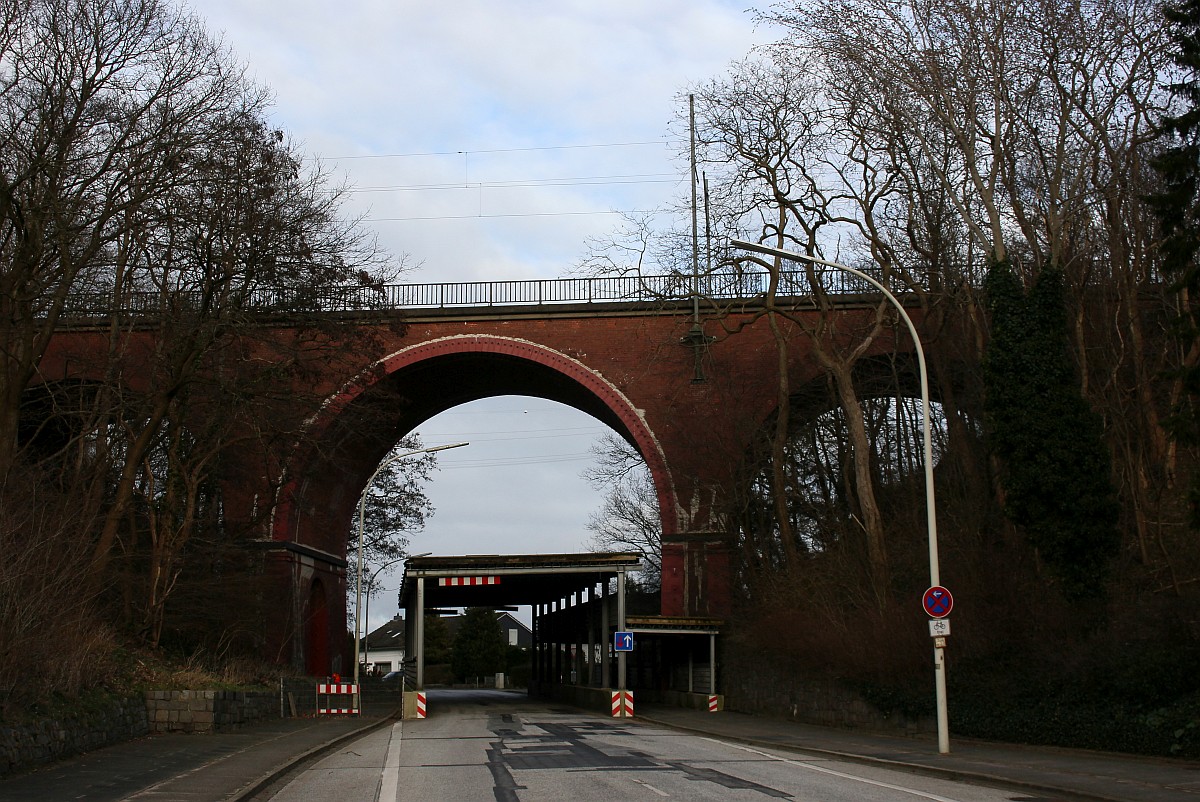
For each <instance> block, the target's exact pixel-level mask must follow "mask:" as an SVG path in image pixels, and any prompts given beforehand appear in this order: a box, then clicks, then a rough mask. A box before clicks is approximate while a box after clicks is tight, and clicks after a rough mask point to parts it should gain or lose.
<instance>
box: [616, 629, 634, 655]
mask: <svg viewBox="0 0 1200 802" xmlns="http://www.w3.org/2000/svg"><path fill="white" fill-rule="evenodd" d="M613 649H615V650H616V651H618V652H632V651H633V633H632V632H616V633H613Z"/></svg>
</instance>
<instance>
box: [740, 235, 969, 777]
mask: <svg viewBox="0 0 1200 802" xmlns="http://www.w3.org/2000/svg"><path fill="white" fill-rule="evenodd" d="M730 244H731V245H732V246H733V247H735V248H738V249H739V250H743V251H752V252H754V253H761V254H765V255H767V256H775V257H778V258H781V259H791V260H793V261H797V262H812V263H813V264H818V265H825V266H826V267H832V268H835V269H837V270H843V271H845V272H847V273H851V274H853V275H855V276H858V277H859V278H861V279H863V280H865V281H867V282H869V283H870V284H871V285H872V286H873V287H875V288H876V289H877V290H879V291H880V292H882V293H883V294H884V296H885V297H886V298H887V299H888V300H889V301H890V302H891V303H892V306H894V307H896V311H897V312H899V313H900V318H901V319H902V320H903V321H904V325H905V326H907V327H908V333H909V335H910V336H911V337H912V341H913V345H914V346H915V347H916V349H917V367H918V368H919V370H920V374H921V438H922V440H923V441H924V446H925V521H926V528H927V529H928V534H929V584H930V587H939V586H940V585H941V584H942V583H941V578H940V571H939V570H938V537H937V509H936V507H935V504H934V489H933V436H932V434H931V433H930V428H931V427H930V422H929V371H928V370H927V368H926V366H925V349H924V347H923V346H922V345H921V338H920V336H918V334H917V327H916V326H915V325H914V324H913V321H912V318H911V317H909V316H908V312H907V311H906V310H905V309H904V305H903V304H901V303H900V301H899V299H898V298H896V296H895V295H893V294H892V292H891V290H889V289H888V288H887V287H885V286H884V285H883V284H882V283H880V282H879V281H878V280H877V279H875V278H873V277H872V276H869V275H867V274H866V273H864V272H862V271H861V270H855V269H854V268H853V267H848V266H846V265H843V264H841V263H839V262H830V261H828V260H827V259H819V258H817V257H815V256H809V255H807V254H803V253H796V252H795V251H786V250H783V249H782V248H773V247H771V246H770V245H762V244H760V243H757V242H746V241H745V240H738V239H735V240H730ZM939 642H940V641H938V640H935V641H934V644H935V645H934V648H933V668H934V686H935V688H936V693H937V720H938V752H939V753H940V754H943V755H945V754H948V753H949V752H950V734H949V714H948V713H947V705H946V670H945V668H946V655H945V649H944V648H943V647H942V646H939V645H937V644H938V643H939Z"/></svg>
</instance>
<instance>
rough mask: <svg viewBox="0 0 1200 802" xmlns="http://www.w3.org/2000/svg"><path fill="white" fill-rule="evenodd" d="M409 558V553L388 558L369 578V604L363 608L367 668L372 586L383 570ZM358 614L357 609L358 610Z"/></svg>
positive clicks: (369, 656) (363, 659)
mask: <svg viewBox="0 0 1200 802" xmlns="http://www.w3.org/2000/svg"><path fill="white" fill-rule="evenodd" d="M405 559H407V555H401V556H400V557H397V558H396V559H394V560H388V561H387V562H385V563H384V564H383V565H381V566H379V567H378V568H376V569H375V570H374V571H372V572H371V576H370V577H369V578H368V579H367V606H366V607H364V608H363V617H362V619H363V638H364V642H363V655H362V662H363V667H364V668H365V667H366V665H367V664H368V663H370V662H371V588H373V587H375V577H377V576H379V575H380V574H381V573H383V571H385V570H386V569H388V568H391V567H392V566H393V565H395V564H396V563H398V562H402V561H404V560H405ZM356 614H357V611H356ZM357 629H358V624H357V622H355V630H357Z"/></svg>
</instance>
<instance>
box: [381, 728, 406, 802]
mask: <svg viewBox="0 0 1200 802" xmlns="http://www.w3.org/2000/svg"><path fill="white" fill-rule="evenodd" d="M403 745H404V722H403V721H397V722H396V723H395V724H393V725H392V735H391V737H390V738H389V739H388V748H387V756H386V757H384V759H383V777H381V778H380V780H379V796H378V799H379V800H381V802H396V797H398V796H399V795H400V748H401V747H402V746H403Z"/></svg>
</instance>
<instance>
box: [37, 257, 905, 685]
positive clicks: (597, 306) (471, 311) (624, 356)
mask: <svg viewBox="0 0 1200 802" xmlns="http://www.w3.org/2000/svg"><path fill="white" fill-rule="evenodd" d="M562 281H568V282H569V283H572V284H578V281H577V280H562ZM546 284H548V282H508V283H497V284H479V285H466V286H468V288H469V289H470V292H469V293H468V295H469V297H468V298H467V299H466V301H465V302H463V301H461V300H457V298H461V297H464V296H463V293H462V290H461V288H462V287H464V285H407V288H401V289H407V290H413V289H414V288H416V287H424V288H429V287H440V288H441V289H440V291H439V292H440V296H439V297H441V300H440V301H438V300H432V301H431V300H430V299H429V298H428V297H427V296H428V295H429V291H428V289H426V290H424V291H423V292H422V297H421V299H419V300H417V302H416V303H413V302H412V301H411V300H409V301H407V302H406V301H405V300H404V298H400V299H399V300H398V301H396V300H393V301H392V303H390V304H389V306H390V307H391V308H386V309H373V310H365V311H364V310H359V311H341V312H329V313H327V314H326V315H325V317H326V318H327V319H335V320H337V321H338V323H339V326H340V330H341V331H343V332H353V336H345V337H342V336H341V335H329V334H328V333H326V334H323V335H320V336H317V337H315V338H314V336H313V335H312V334H311V332H307V331H306V329H305V327H304V326H300V325H297V324H296V323H295V322H293V321H289V319H288V318H286V317H265V318H263V320H262V321H260V322H259V323H258V324H257V331H256V332H255V335H254V336H255V338H256V340H255V343H254V345H253V346H250V347H248V349H246V351H245V353H247V354H249V356H243V358H247V359H260V360H272V359H281V358H283V356H282V355H283V354H288V355H289V356H288V358H296V357H295V356H294V355H295V354H296V353H297V352H298V350H297V349H298V345H297V344H298V343H304V344H307V346H309V347H301V348H299V352H300V353H302V354H303V353H306V354H308V356H301V357H300V360H301V361H302V362H304V363H305V364H303V365H302V368H303V370H301V371H298V372H297V375H303V376H304V377H305V378H304V379H303V382H304V385H305V386H304V387H303V388H302V389H304V390H305V391H306V392H305V393H303V394H302V395H301V394H298V396H297V397H298V398H300V397H305V398H307V397H311V398H312V399H313V401H312V402H311V403H310V404H308V405H303V404H301V405H300V406H301V407H302V408H301V409H299V410H296V412H295V414H296V415H297V429H299V430H303V432H304V434H303V436H302V437H301V438H300V439H299V442H297V443H293V444H291V445H290V446H289V447H287V448H283V447H281V446H273V447H270V448H267V449H265V450H262V451H254V450H251V449H247V448H243V449H242V450H240V451H239V452H238V453H237V454H235V455H233V458H232V459H229V460H226V462H227V464H229V465H233V466H234V468H233V469H232V470H227V472H226V474H225V475H224V476H223V483H224V485H223V486H224V491H223V498H224V511H225V517H226V519H227V520H228V521H230V522H238V521H242V522H249V521H256V523H255V524H254V528H255V531H254V532H253V533H252V536H253V537H254V538H256V539H257V540H259V541H261V543H262V545H263V546H264V547H265V548H267V549H268V552H269V554H270V563H269V564H270V568H269V570H270V572H271V574H272V575H273V576H274V580H275V581H276V582H278V585H279V587H278V593H279V594H280V598H285V599H287V603H286V604H283V605H281V608H284V609H283V610H281V613H280V615H281V618H280V620H279V621H278V622H276V623H277V624H278V627H277V631H278V632H280V633H283V634H282V635H281V636H280V637H282V638H283V642H281V643H280V644H279V646H280V649H281V654H289V653H290V655H291V659H292V661H293V662H295V663H296V664H297V665H306V666H307V667H308V668H309V669H310V671H312V673H325V671H326V670H327V669H325V668H322V667H323V666H329V665H330V658H331V656H332V654H331V650H336V646H335V644H339V643H341V642H342V637H341V635H340V634H339V633H342V632H345V621H346V609H345V601H344V600H345V598H346V593H345V584H346V571H345V566H346V553H347V541H348V539H353V533H352V532H351V531H350V521H351V520H352V519H353V517H354V511H355V507H356V504H357V501H358V498H359V495H360V493H361V492H362V490H363V487H364V485H365V483H366V482H367V480H368V478H369V477H370V476H371V474H372V472H373V471H374V470H375V468H376V467H377V466H378V465H379V462H380V460H381V459H382V458H383V457H384V456H385V455H386V454H387V453H388V452H389V451H390V450H391V449H392V448H393V447H394V445H395V444H396V442H397V441H398V440H399V439H400V438H401V437H403V436H404V435H406V434H407V433H409V432H412V431H413V430H415V429H417V428H418V427H419V426H420V425H421V424H422V423H423V422H425V421H427V420H428V419H430V418H431V417H433V416H435V415H437V414H439V413H441V412H443V411H445V410H448V409H451V408H453V407H455V406H458V405H460V404H464V403H467V402H470V401H474V400H478V399H481V398H486V397H492V396H501V395H526V396H535V397H540V398H545V399H549V400H553V401H557V402H561V403H563V404H566V405H569V406H571V407H574V408H576V409H578V410H581V411H583V412H585V413H587V414H589V415H591V416H593V417H595V418H596V419H598V420H600V421H602V422H603V423H605V424H607V425H608V426H610V427H611V428H612V429H613V430H614V431H615V432H616V433H618V434H619V435H620V436H621V437H623V438H625V440H627V441H628V442H630V443H631V444H633V445H634V446H635V447H636V448H637V450H638V452H640V454H641V455H642V456H643V457H644V458H645V460H646V463H647V464H648V466H649V468H650V471H651V473H652V475H653V478H654V484H655V487H656V489H657V495H658V502H659V508H660V511H661V515H662V531H663V542H662V614H663V615H664V616H697V617H703V616H708V617H716V618H721V617H724V616H725V615H726V614H728V612H729V607H730V580H731V576H730V570H731V544H730V539H729V537H730V536H729V533H728V527H727V526H726V525H725V523H724V522H723V521H722V517H721V511H722V505H723V503H724V502H725V501H726V499H727V498H728V497H729V494H730V491H731V489H732V488H733V483H734V481H735V477H736V472H737V469H738V467H739V465H740V464H741V462H742V460H743V459H744V456H745V455H746V454H747V452H748V450H749V449H750V448H751V445H752V443H753V441H754V438H755V437H756V436H757V435H758V433H760V432H761V431H762V429H763V427H764V425H766V424H768V423H769V421H770V420H771V419H772V416H773V415H774V412H775V409H776V406H777V398H778V393H779V390H778V376H779V370H780V366H781V364H782V362H781V351H780V349H779V347H778V346H777V340H776V336H775V334H774V333H773V332H772V330H771V325H770V323H769V321H768V319H767V318H766V317H765V316H764V315H763V313H762V304H761V296H757V297H756V295H755V294H754V293H748V292H745V291H739V292H738V293H735V295H739V296H741V297H742V300H726V301H724V302H722V304H721V310H720V312H719V313H718V311H717V308H716V306H715V304H714V303H713V302H712V300H711V299H708V300H706V302H705V306H704V310H703V313H702V320H703V330H702V332H701V331H700V330H698V329H697V328H696V326H695V318H694V316H693V315H694V312H695V307H694V306H693V304H692V302H691V301H688V300H686V298H684V299H680V298H676V300H673V301H672V300H669V299H668V300H663V299H662V298H661V297H659V298H656V299H654V300H647V299H645V298H643V299H635V300H622V299H621V298H619V297H618V298H614V299H609V300H601V301H597V300H595V299H590V300H588V299H585V300H580V299H579V298H578V297H576V296H578V295H579V293H578V292H575V294H574V296H571V298H573V299H568V300H565V301H564V300H558V299H552V300H546V299H545V298H542V297H540V295H541V294H542V289H539V290H538V294H539V297H538V298H536V299H534V300H530V298H529V287H528V286H526V285H546ZM518 285H521V288H520V297H518V298H516V300H513V298H514V295H513V292H514V288H515V287H517V286H518ZM497 288H500V289H503V290H504V293H498V292H497ZM451 290H453V294H454V295H455V296H456V297H455V298H452V299H450V301H449V302H447V299H446V295H447V293H449V292H450V291H451ZM591 294H593V292H592V289H589V290H588V295H589V296H590V295H591ZM560 295H561V294H560ZM498 296H499V297H498ZM406 297H410V298H411V296H406ZM879 303H880V298H879V297H878V296H874V295H852V294H847V295H844V296H841V297H840V298H839V301H838V305H837V308H838V311H837V312H836V313H835V314H833V315H832V316H828V315H827V316H826V318H825V322H826V325H827V326H829V327H830V328H831V330H832V331H833V332H834V333H833V334H832V335H831V336H832V337H833V338H835V341H842V342H844V343H845V344H847V345H849V344H852V343H856V342H858V338H859V337H860V335H861V332H862V331H863V330H865V328H867V327H869V326H870V325H871V323H872V322H873V321H874V320H875V318H876V315H877V312H878V308H879ZM791 310H792V315H793V316H796V317H798V318H800V319H801V320H802V322H803V324H804V325H797V323H796V322H794V321H788V320H786V319H784V318H776V321H777V325H778V326H779V327H780V329H781V331H782V334H783V335H784V336H785V337H786V339H787V341H788V346H787V353H786V359H785V361H786V367H787V371H788V374H789V382H790V386H791V388H792V390H793V395H794V396H801V395H803V394H804V390H805V388H806V387H808V388H815V387H819V388H820V392H818V393H813V394H812V397H819V398H821V399H822V401H821V402H819V403H822V404H827V402H825V401H824V399H825V398H826V394H825V392H824V382H825V379H824V375H825V374H824V371H823V369H822V367H821V365H820V363H819V361H818V360H817V359H816V357H815V356H814V354H813V341H812V338H811V336H810V335H808V334H806V333H805V328H815V327H816V325H817V321H818V319H819V316H820V313H818V312H817V311H816V309H815V307H814V305H813V304H812V303H811V299H806V298H804V297H796V298H794V299H793V303H792V305H791ZM797 310H798V311H797ZM912 315H913V317H914V319H915V320H916V321H917V325H918V326H919V327H920V326H921V325H922V323H921V320H922V318H921V315H920V312H919V310H917V309H915V308H914V309H913V310H912ZM831 320H832V321H833V322H832V323H830V321H831ZM326 328H327V330H328V327H326ZM264 331H265V332H266V333H267V336H264V334H263V332H264ZM701 333H702V334H703V335H704V336H697V335H698V334H701ZM125 336H126V337H127V338H131V339H130V340H129V341H128V342H127V343H126V344H125V346H124V348H125V351H126V353H128V352H130V351H131V350H132V351H136V350H137V349H138V348H142V349H145V350H146V353H147V354H148V353H149V352H150V351H151V350H152V349H153V334H152V333H146V334H143V335H138V334H137V333H136V332H135V333H134V334H132V335H125ZM922 336H923V338H924V335H922ZM109 338H110V335H109V334H107V333H105V332H104V331H103V330H102V329H101V328H100V327H94V328H88V327H86V326H81V327H77V328H74V329H71V330H68V331H66V332H64V333H61V334H57V335H55V339H54V341H53V342H52V345H51V348H50V350H49V352H48V353H47V355H46V357H45V359H44V360H43V362H42V365H41V376H42V378H43V380H44V381H46V382H55V381H66V380H83V381H86V380H88V379H89V378H95V376H94V375H93V374H94V371H96V370H98V368H95V367H88V366H95V365H96V364H97V360H96V358H95V357H96V356H97V355H98V354H104V353H106V349H107V348H108V346H109ZM316 340H320V341H321V343H322V347H311V346H312V343H313V342H314V341H316ZM131 343H132V344H131ZM911 354H912V344H911V342H910V341H909V338H908V335H907V334H906V333H905V332H903V327H902V326H900V327H894V326H893V327H891V328H889V329H888V333H887V335H886V336H883V337H879V338H877V339H876V340H875V341H874V342H873V344H872V345H871V346H870V349H869V352H868V353H867V354H866V358H865V359H864V363H865V364H869V363H870V362H871V359H872V358H874V359H876V360H877V361H879V362H880V363H883V362H886V361H889V360H891V359H893V358H895V357H896V356H897V355H898V356H899V357H900V358H901V359H902V360H906V361H910V358H911ZM147 358H148V357H147ZM131 364H136V359H135V360H134V361H133V363H131ZM889 373H890V369H889ZM124 380H125V381H126V382H128V383H130V384H131V385H136V384H137V383H138V382H139V381H141V379H140V378H139V376H138V375H137V371H136V368H135V369H133V370H129V369H127V373H126V375H125V376H124ZM299 389H301V388H299V387H298V388H297V390H299ZM887 392H892V393H894V392H895V389H894V387H893V388H892V389H891V390H889V391H887ZM826 408H827V406H821V407H820V408H819V409H812V410H809V414H818V413H819V412H822V411H824V410H825V409H826ZM268 500H271V501H272V502H273V507H272V512H271V515H270V517H269V519H267V518H265V517H263V516H256V512H257V511H258V510H260V509H261V508H265V507H267V506H269V505H268V504H267V501H268ZM497 514H498V515H513V516H536V514H537V511H536V510H517V509H513V510H498V511H497Z"/></svg>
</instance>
